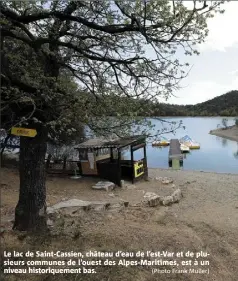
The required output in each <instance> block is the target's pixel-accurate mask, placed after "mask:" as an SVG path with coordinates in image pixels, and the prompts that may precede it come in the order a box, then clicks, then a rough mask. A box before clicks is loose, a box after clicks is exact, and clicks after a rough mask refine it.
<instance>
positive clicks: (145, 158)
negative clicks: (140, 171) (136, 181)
mask: <svg viewBox="0 0 238 281" xmlns="http://www.w3.org/2000/svg"><path fill="white" fill-rule="evenodd" d="M144 165H145V168H144V172H145V179H146V180H147V179H148V167H147V156H146V144H145V146H144Z"/></svg>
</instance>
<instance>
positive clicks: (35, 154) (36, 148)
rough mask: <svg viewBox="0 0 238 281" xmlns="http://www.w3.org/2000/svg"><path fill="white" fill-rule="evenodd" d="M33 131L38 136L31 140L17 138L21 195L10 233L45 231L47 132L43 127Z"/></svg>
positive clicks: (28, 138)
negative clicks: (18, 142) (14, 230)
mask: <svg viewBox="0 0 238 281" xmlns="http://www.w3.org/2000/svg"><path fill="white" fill-rule="evenodd" d="M37 127H38V126H37ZM32 128H36V126H34V127H33V126H32ZM36 130H37V135H36V136H35V137H34V138H30V137H21V138H20V168H19V172H20V194H19V201H18V204H17V206H16V209H15V223H14V226H13V229H17V230H20V231H35V230H41V231H42V230H45V229H46V228H47V224H46V188H45V173H46V169H45V155H46V149H47V130H46V129H45V128H42V127H38V128H36Z"/></svg>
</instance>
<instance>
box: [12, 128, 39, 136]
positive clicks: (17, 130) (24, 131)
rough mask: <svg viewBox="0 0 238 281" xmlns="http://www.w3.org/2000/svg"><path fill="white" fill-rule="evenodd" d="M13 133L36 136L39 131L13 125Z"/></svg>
mask: <svg viewBox="0 0 238 281" xmlns="http://www.w3.org/2000/svg"><path fill="white" fill-rule="evenodd" d="M11 134H12V135H16V136H21V137H30V138H34V137H35V136H36V135H37V131H36V130H35V129H27V128H18V127H12V129H11Z"/></svg>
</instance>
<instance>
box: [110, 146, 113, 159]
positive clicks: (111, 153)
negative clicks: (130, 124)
mask: <svg viewBox="0 0 238 281" xmlns="http://www.w3.org/2000/svg"><path fill="white" fill-rule="evenodd" d="M112 160H113V148H112V147H111V148H110V162H112Z"/></svg>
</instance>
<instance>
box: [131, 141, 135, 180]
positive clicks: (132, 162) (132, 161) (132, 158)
mask: <svg viewBox="0 0 238 281" xmlns="http://www.w3.org/2000/svg"><path fill="white" fill-rule="evenodd" d="M131 167H132V183H134V179H135V171H134V155H133V149H132V145H131Z"/></svg>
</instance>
